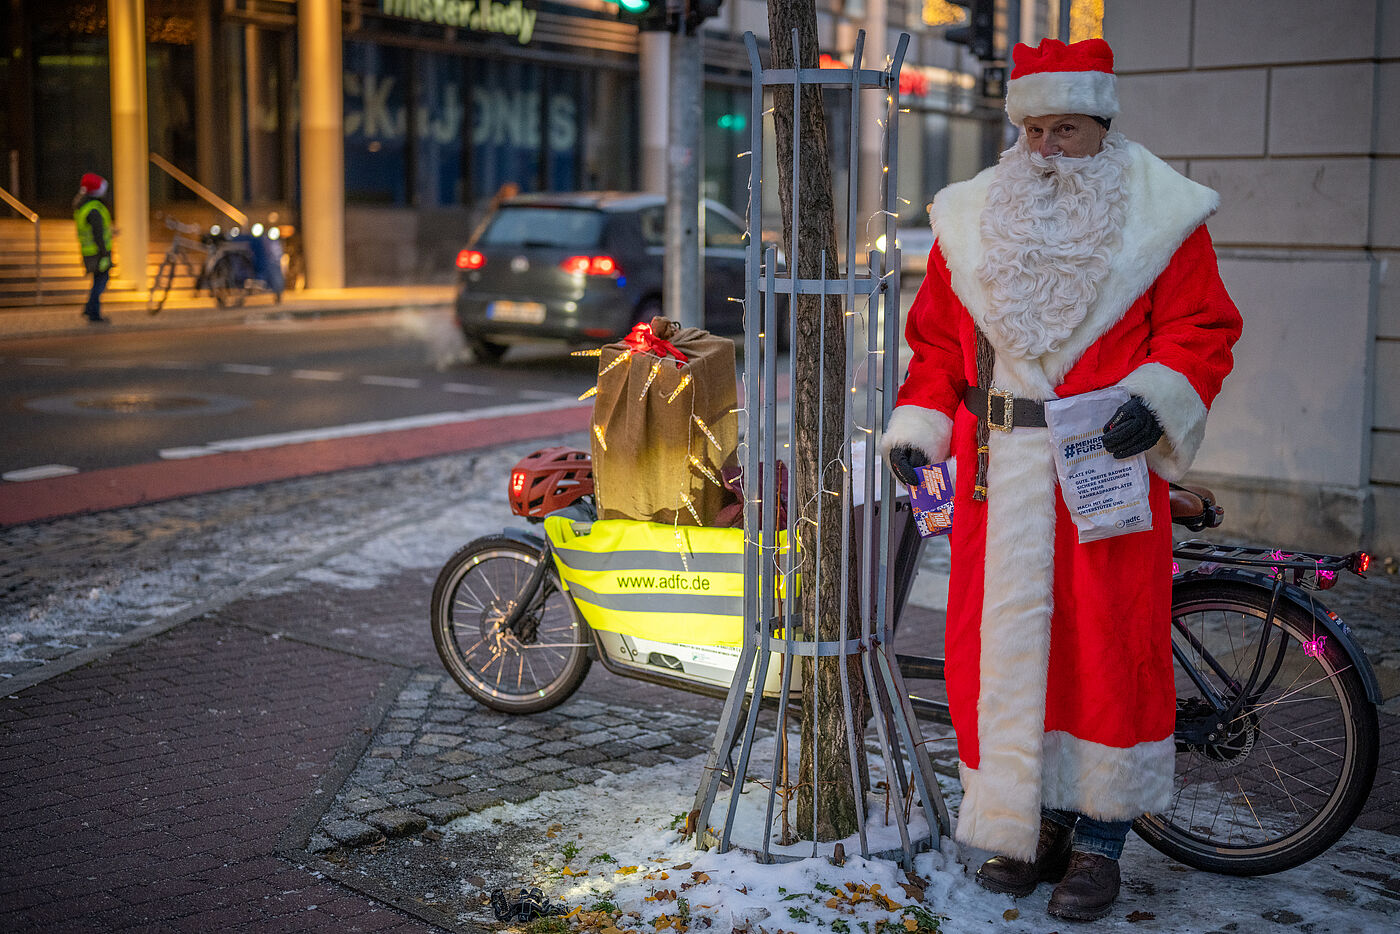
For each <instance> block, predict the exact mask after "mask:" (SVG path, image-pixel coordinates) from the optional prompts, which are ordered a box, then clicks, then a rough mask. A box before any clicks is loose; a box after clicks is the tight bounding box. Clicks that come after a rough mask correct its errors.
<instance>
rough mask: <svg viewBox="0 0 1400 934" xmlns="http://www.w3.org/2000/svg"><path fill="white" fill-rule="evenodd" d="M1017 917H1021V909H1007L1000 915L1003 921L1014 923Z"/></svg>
mask: <svg viewBox="0 0 1400 934" xmlns="http://www.w3.org/2000/svg"><path fill="white" fill-rule="evenodd" d="M1019 917H1021V909H1019V908H1008V909H1006V910H1005V911H1003V912H1002V913H1001V920H1003V921H1015V920H1016V919H1017V918H1019Z"/></svg>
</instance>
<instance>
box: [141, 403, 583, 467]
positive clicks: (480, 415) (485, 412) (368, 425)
mask: <svg viewBox="0 0 1400 934" xmlns="http://www.w3.org/2000/svg"><path fill="white" fill-rule="evenodd" d="M584 407H585V405H584V404H581V403H580V402H579V401H578V400H577V399H575V398H573V397H572V396H568V397H564V398H557V399H553V400H551V401H549V402H523V403H515V404H512V405H494V406H489V407H487V408H484V409H473V410H471V411H469V412H436V413H433V414H429V415H410V416H408V417H406V418H393V419H386V420H384V421H377V422H357V423H355V424H351V425H335V426H331V427H328V428H308V429H306V430H304V431H287V432H282V433H280V434H273V435H255V436H253V437H249V438H231V439H229V440H227V441H211V442H209V443H208V444H205V445H201V446H193V447H181V448H164V449H162V450H161V451H160V456H161V458H162V459H164V460H184V459H186V458H191V457H204V456H206V455H209V454H224V453H228V452H230V451H255V450H261V449H264V448H275V447H282V446H283V445H288V444H305V443H307V442H309V441H330V440H333V439H335V438H354V437H359V436H361V435H377V434H383V433H385V432H391V431H403V430H406V429H410V428H432V427H434V426H437V425H451V424H460V423H468V422H478V421H484V420H486V419H491V418H502V417H505V416H510V415H534V414H538V413H540V412H553V411H555V410H557V409H569V408H584Z"/></svg>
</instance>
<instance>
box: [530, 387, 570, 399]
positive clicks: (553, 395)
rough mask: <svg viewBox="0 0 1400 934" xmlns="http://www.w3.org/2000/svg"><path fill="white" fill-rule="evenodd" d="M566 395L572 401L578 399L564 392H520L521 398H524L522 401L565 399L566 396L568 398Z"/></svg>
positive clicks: (531, 390) (536, 390) (535, 390)
mask: <svg viewBox="0 0 1400 934" xmlns="http://www.w3.org/2000/svg"><path fill="white" fill-rule="evenodd" d="M566 395H568V396H569V398H571V399H577V398H578V396H576V395H571V394H569V393H563V392H545V391H544V390H543V389H522V390H520V398H522V399H562V398H564V396H566Z"/></svg>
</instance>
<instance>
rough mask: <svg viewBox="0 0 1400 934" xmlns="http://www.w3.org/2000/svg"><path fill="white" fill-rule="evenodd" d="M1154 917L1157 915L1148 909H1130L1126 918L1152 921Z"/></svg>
mask: <svg viewBox="0 0 1400 934" xmlns="http://www.w3.org/2000/svg"><path fill="white" fill-rule="evenodd" d="M1156 917H1157V916H1156V915H1154V914H1153V913H1152V912H1150V911H1130V912H1128V920H1129V921H1152V920H1154V919H1155V918H1156Z"/></svg>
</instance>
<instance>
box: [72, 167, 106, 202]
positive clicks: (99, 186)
mask: <svg viewBox="0 0 1400 934" xmlns="http://www.w3.org/2000/svg"><path fill="white" fill-rule="evenodd" d="M78 190H79V191H81V192H83V193H84V194H89V195H97V196H98V197H99V198H100V197H102V196H103V195H105V194H106V193H107V179H105V178H103V177H102V176H101V175H98V174H97V173H96V172H89V173H87V174H86V175H84V176H83V180H82V181H81V182H79V183H78Z"/></svg>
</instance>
